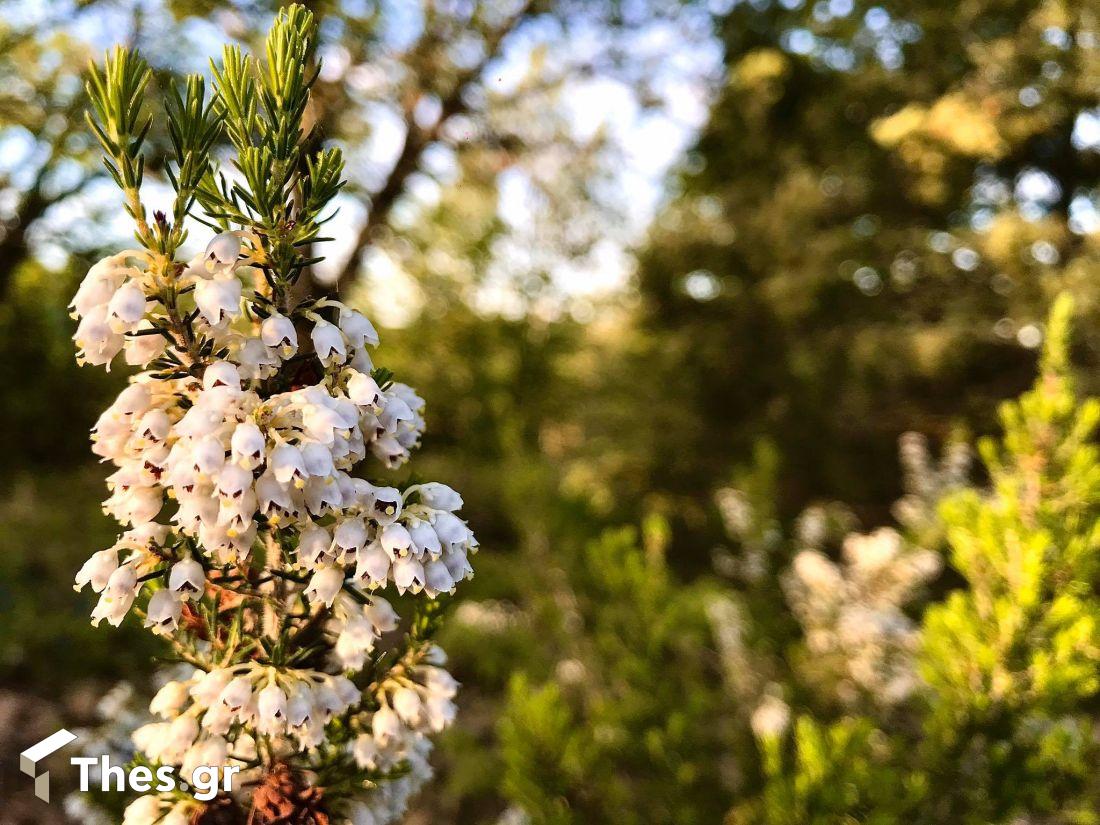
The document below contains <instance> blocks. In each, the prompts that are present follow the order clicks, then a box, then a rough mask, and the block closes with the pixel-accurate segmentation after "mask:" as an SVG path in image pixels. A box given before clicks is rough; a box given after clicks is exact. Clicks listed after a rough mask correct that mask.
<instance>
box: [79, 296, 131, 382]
mask: <svg viewBox="0 0 1100 825" xmlns="http://www.w3.org/2000/svg"><path fill="white" fill-rule="evenodd" d="M73 341H75V342H76V347H77V359H76V360H77V363H80V364H91V365H92V366H94V367H99V366H103V365H105V364H110V363H111V360H112V359H113V358H114V357H115V356H116V355H118V353H119V351H120V350H121V349H122V345H123V344H124V343H126V339H125V337H123V335H122V334H121V333H118V332H115V331H114V330H113V329H111V326H110V324H108V323H107V307H105V306H99V307H95V308H94V309H93V310H92V311H91V312H89V313H88V314H87V315H85V316H84V318H83V319H81V321H80V323H79V324H78V325H77V327H76V333H75V334H74V335H73Z"/></svg>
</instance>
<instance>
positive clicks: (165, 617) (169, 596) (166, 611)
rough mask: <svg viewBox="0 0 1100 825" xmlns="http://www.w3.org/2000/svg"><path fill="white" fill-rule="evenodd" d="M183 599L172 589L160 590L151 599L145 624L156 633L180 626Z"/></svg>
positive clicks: (167, 631)
mask: <svg viewBox="0 0 1100 825" xmlns="http://www.w3.org/2000/svg"><path fill="white" fill-rule="evenodd" d="M182 609H183V601H182V600H181V599H180V597H179V596H178V595H176V593H174V592H172V591H171V590H158V591H157V592H156V593H154V594H153V597H152V598H151V599H149V609H148V610H147V611H146V615H145V626H146V627H151V628H153V630H154V632H156V633H169V632H171V631H173V630H175V629H176V628H177V627H178V626H179V622H180V613H181V611H182Z"/></svg>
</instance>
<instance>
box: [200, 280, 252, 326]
mask: <svg viewBox="0 0 1100 825" xmlns="http://www.w3.org/2000/svg"><path fill="white" fill-rule="evenodd" d="M195 305H196V306H197V307H198V308H199V312H200V313H201V314H202V317H203V318H205V319H206V320H207V321H208V322H209V323H211V324H214V325H217V324H220V323H221V322H222V321H223V320H225V319H226V318H234V317H236V316H237V315H239V314H240V311H241V282H240V281H239V280H238V279H237V277H236V276H235V275H229V276H226V277H215V278H200V279H199V280H198V282H197V283H196V284H195Z"/></svg>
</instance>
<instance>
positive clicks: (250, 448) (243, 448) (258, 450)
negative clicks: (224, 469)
mask: <svg viewBox="0 0 1100 825" xmlns="http://www.w3.org/2000/svg"><path fill="white" fill-rule="evenodd" d="M230 446H231V449H232V454H233V460H234V461H235V462H237V464H239V465H240V466H242V467H244V468H245V469H246V470H254V469H256V468H257V467H259V466H260V463H261V462H262V461H263V457H264V450H265V448H266V447H267V441H266V439H264V434H263V433H262V432H261V431H260V428H259V427H257V426H256V425H255V424H254V423H253V422H251V421H244V422H242V423H240V424H238V425H237V426H236V428H235V429H234V430H233V437H232V438H231V439H230Z"/></svg>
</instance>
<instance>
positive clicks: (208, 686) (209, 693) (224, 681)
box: [190, 668, 233, 707]
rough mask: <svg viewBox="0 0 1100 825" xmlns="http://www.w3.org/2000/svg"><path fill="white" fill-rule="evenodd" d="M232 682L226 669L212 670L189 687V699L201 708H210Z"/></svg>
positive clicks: (229, 672) (230, 673)
mask: <svg viewBox="0 0 1100 825" xmlns="http://www.w3.org/2000/svg"><path fill="white" fill-rule="evenodd" d="M232 680H233V674H232V672H231V671H230V670H229V669H228V668H219V669H217V670H212V671H210V672H209V673H207V674H205V675H204V676H202V677H201V678H200V679H199V681H198V682H196V683H195V684H194V685H193V686H192V687H191V689H190V693H191V698H192V699H194V700H195V702H196V703H197V704H198V705H200V706H202V707H210V705H213V704H214V703H215V702H216V701H217V700H218V697H219V696H220V695H221V692H222V691H223V690H225V688H226V685H228V684H229V683H230V682H231V681H232Z"/></svg>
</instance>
